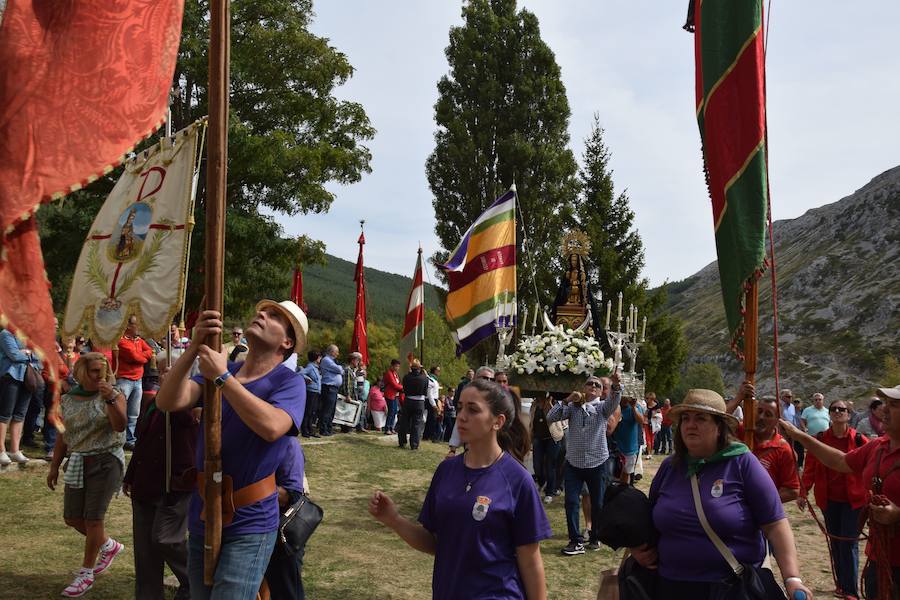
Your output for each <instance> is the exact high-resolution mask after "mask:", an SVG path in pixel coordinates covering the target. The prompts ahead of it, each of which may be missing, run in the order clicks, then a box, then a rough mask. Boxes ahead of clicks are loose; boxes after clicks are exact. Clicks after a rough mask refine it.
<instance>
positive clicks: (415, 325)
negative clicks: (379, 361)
mask: <svg viewBox="0 0 900 600" xmlns="http://www.w3.org/2000/svg"><path fill="white" fill-rule="evenodd" d="M422 265H423V263H422V248H421V247H420V248H419V254H418V256H416V270H415V271H414V272H413V280H412V287H410V288H409V295H408V296H407V297H406V319H405V320H404V321H403V333H402V334H400V356H401V357H403V358H405V359H406V361H407V363H410V362H412V359H414V358H416V352H415V351H416V349H417V348H418V349H419V355H420V356H421V344H422V343H423V342H424V340H425V287H424V284H423V280H422Z"/></svg>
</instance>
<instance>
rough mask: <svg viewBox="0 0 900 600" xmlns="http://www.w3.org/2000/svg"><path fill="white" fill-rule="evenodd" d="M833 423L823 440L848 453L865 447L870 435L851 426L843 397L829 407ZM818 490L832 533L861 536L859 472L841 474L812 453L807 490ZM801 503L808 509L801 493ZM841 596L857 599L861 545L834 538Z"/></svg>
mask: <svg viewBox="0 0 900 600" xmlns="http://www.w3.org/2000/svg"><path fill="white" fill-rule="evenodd" d="M828 412H829V413H830V415H831V426H830V427H829V428H828V429H826V430H825V431H823V432H822V433H820V434H819V435H817V436H816V439H818V440H819V441H820V442H822V443H824V444H827V445H828V446H831V447H832V448H837V449H838V450H840V451H841V452H844V453H847V452H850V451H851V450H855V449H856V448H859V447H860V446H864V445H865V444H867V443H868V442H869V440H868V438H866V437H865V436H864V435H862V434H860V433H858V432H857V431H856V430H854V429H853V428H852V427H850V411H849V408H848V407H847V403H846V402H844V401H843V400H835V401H834V402H832V403H831V406H829V407H828ZM813 488H814V491H815V499H816V506H818V507H819V508H820V509H821V510H822V512H823V513H824V514H825V528H826V529H827V530H828V533H829V534H831V535H834V536H838V537H840V538H856V537H858V536H859V525H858V524H859V513H860V511H861V510H862V508H863V507H864V506H865V505H866V486H865V484H864V483H863V480H862V476H861V475H859V474H858V473H839V472H837V471H832V470H831V469H829V468H827V467H826V466H825V465H823V464H822V463H821V462H819V460H818V459H816V457H815V456H814V455H812V454H811V455H810V456H809V458H808V459H807V461H806V467H805V469H804V470H803V489H804V490H808V489H813ZM797 504H798V505H799V506H800V508H801V509H805V508H806V497H805V496H800V498H798V499H797ZM831 554H832V556H833V557H834V568H835V574H836V575H837V582H838V586H839V587H838V589H837V590H835V595H837V596H838V597H839V598H856V597H858V596H859V593H858V592H857V584H856V582H857V581H858V580H859V577H858V574H857V567H858V566H859V545H858V544H857V542H856V541H855V539H854V541H847V540H840V539H832V540H831Z"/></svg>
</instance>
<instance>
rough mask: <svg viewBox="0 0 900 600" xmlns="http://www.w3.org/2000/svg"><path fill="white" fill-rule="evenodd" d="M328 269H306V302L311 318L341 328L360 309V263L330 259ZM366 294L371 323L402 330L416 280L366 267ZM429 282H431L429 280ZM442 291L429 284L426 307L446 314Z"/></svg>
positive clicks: (304, 277) (304, 293)
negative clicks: (356, 277) (355, 278)
mask: <svg viewBox="0 0 900 600" xmlns="http://www.w3.org/2000/svg"><path fill="white" fill-rule="evenodd" d="M327 258H328V264H327V266H325V267H321V266H318V265H316V266H310V267H306V268H304V269H303V301H304V302H306V304H307V306H309V317H310V318H312V319H316V320H319V321H326V322H329V323H338V324H341V323H343V322H344V321H346V320H348V319H349V320H352V319H353V314H354V309H355V306H356V283H355V282H354V281H353V274H354V272H355V271H356V263H352V262H350V261H346V260H343V259H340V258H337V257H336V256H331V255H327ZM365 275H366V291H367V296H368V303H367V306H368V318H369V321H375V322H377V323H382V324H389V325H395V326H396V327H398V328H400V327H402V323H403V320H404V318H405V317H406V301H407V296H408V295H409V288H410V286H411V285H412V279H411V278H409V277H404V276H403V275H396V274H394V273H385V272H384V271H379V270H377V269H370V268H368V267H366V269H365ZM426 281H427V278H426ZM439 294H440V290H439V289H438V288H435V287H434V286H431V285H429V284H428V283H426V284H425V307H426V308H429V309H431V310H434V311H436V312H438V313H439V314H441V313H443V302H441V301H440V300H439Z"/></svg>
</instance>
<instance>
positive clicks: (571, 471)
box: [563, 462, 606, 543]
mask: <svg viewBox="0 0 900 600" xmlns="http://www.w3.org/2000/svg"><path fill="white" fill-rule="evenodd" d="M563 483H564V486H565V490H566V529H567V530H568V532H569V541H570V542H578V543H584V538H582V537H581V527H580V525H579V521H578V513H579V511H580V510H581V488H582V486H583V485H585V484H587V488H588V494H590V496H591V534H590V541H595V540H596V539H597V530H598V528H599V527H600V519H599V518H598V517H599V516H600V509H601V508H602V507H603V492H604V490H605V487H606V485H605V484H606V482H605V480H604V478H603V465H599V466H596V467H593V468H590V469H579V468H578V467H573V466H572V465H571V463H568V462H567V463H566V468H565V471H563Z"/></svg>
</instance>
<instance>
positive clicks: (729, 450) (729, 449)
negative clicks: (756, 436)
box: [687, 442, 750, 478]
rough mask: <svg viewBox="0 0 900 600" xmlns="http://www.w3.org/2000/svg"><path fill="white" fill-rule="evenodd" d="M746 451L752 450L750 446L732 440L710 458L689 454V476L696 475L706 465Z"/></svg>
mask: <svg viewBox="0 0 900 600" xmlns="http://www.w3.org/2000/svg"><path fill="white" fill-rule="evenodd" d="M745 452H750V448H748V447H747V446H745V445H744V444H742V443H740V442H731V443H730V444H728V445H727V446H725V447H724V448H722V449H721V450H719V451H718V452H716V453H715V454H713V455H712V456H710V457H708V458H694V457H693V456H690V455H688V457H687V476H688V478H690V477H691V475H696V474H697V473H699V472H700V469H702V468H703V466H704V465H708V464H711V463H716V462H722V461H723V460H727V459H729V458H733V457H735V456H740V455H741V454H744V453H745Z"/></svg>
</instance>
